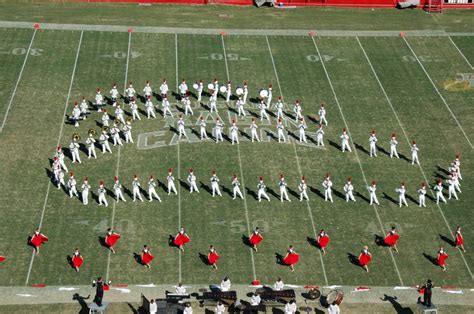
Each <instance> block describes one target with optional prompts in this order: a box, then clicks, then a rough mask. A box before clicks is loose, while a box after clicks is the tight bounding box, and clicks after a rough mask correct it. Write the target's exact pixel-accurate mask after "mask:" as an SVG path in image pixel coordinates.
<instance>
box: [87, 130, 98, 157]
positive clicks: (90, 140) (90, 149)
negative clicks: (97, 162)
mask: <svg viewBox="0 0 474 314" xmlns="http://www.w3.org/2000/svg"><path fill="white" fill-rule="evenodd" d="M94 132H95V131H94ZM95 142H96V140H95V138H94V135H93V134H89V136H88V137H87V139H86V147H87V158H88V159H90V158H91V157H92V156H94V158H95V159H97V155H96V153H95Z"/></svg>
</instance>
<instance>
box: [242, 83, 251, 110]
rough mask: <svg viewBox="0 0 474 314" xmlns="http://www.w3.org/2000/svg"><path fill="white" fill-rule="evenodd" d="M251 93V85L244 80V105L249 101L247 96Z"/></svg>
mask: <svg viewBox="0 0 474 314" xmlns="http://www.w3.org/2000/svg"><path fill="white" fill-rule="evenodd" d="M248 95H249V86H248V84H247V82H244V94H243V98H242V100H243V101H244V105H245V104H246V103H247V96H248Z"/></svg>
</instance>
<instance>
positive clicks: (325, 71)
mask: <svg viewBox="0 0 474 314" xmlns="http://www.w3.org/2000/svg"><path fill="white" fill-rule="evenodd" d="M311 39H312V41H313V44H314V48H315V49H316V52H317V53H318V57H319V60H321V65H322V67H323V70H324V73H325V74H326V78H327V80H328V83H329V87H330V88H331V91H332V94H333V96H334V100H335V101H336V104H337V107H338V108H339V112H340V114H341V118H342V121H343V122H344V126H345V127H346V130H347V133H348V134H349V136H350V129H349V126H348V125H347V121H346V118H345V117H344V113H343V112H342V108H341V104H340V103H339V99H338V98H337V95H336V91H335V89H334V86H333V85H332V81H331V78H330V77H329V73H328V71H327V69H326V65H325V64H324V59H323V58H322V57H321V53H320V52H319V48H318V45H317V44H316V41H315V40H314V37H311ZM350 140H351V143H352V146H353V147H355V145H354V142H353V139H352V136H350ZM354 154H355V156H356V159H357V163H358V164H359V168H360V172H361V173H362V177H363V178H364V182H365V185H366V186H369V182H368V181H367V177H366V176H365V172H364V169H363V168H362V163H361V161H360V158H359V154H358V153H357V149H355V148H354ZM373 208H374V211H375V215H376V216H377V220H378V222H379V224H380V230H381V231H382V233H385V231H386V230H384V227H383V223H382V219H381V218H380V215H379V211H378V210H377V207H376V205H375V204H373ZM388 251H389V252H390V256H391V257H392V261H393V265H394V266H395V270H396V272H397V275H398V279H399V280H400V285H401V286H404V284H403V279H402V276H401V274H400V271H399V270H398V265H397V262H396V260H395V257H394V256H393V252H392V249H391V248H388Z"/></svg>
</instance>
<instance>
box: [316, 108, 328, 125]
mask: <svg viewBox="0 0 474 314" xmlns="http://www.w3.org/2000/svg"><path fill="white" fill-rule="evenodd" d="M318 114H319V124H323V123H324V124H326V126H328V121H327V120H326V108H324V106H323V105H321V107H320V108H319V112H318Z"/></svg>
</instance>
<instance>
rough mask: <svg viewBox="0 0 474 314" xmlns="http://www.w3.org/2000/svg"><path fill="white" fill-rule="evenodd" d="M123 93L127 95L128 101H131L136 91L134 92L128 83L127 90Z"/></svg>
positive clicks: (130, 83)
mask: <svg viewBox="0 0 474 314" xmlns="http://www.w3.org/2000/svg"><path fill="white" fill-rule="evenodd" d="M125 93H127V96H128V100H129V101H133V98H134V97H135V94H136V93H137V91H136V90H135V88H133V85H132V82H131V81H130V82H128V88H127V89H126V90H125Z"/></svg>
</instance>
